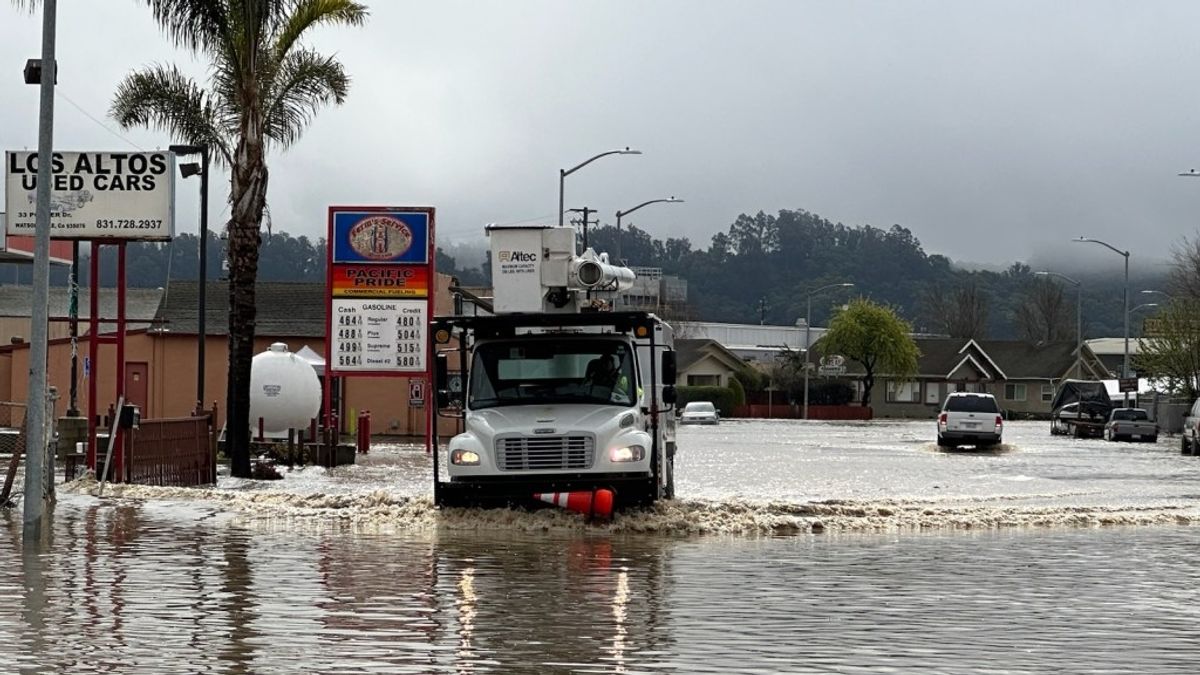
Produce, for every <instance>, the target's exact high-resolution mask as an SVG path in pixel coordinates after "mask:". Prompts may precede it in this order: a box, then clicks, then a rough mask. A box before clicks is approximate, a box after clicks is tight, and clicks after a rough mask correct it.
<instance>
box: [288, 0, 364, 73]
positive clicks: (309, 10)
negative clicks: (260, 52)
mask: <svg viewBox="0 0 1200 675" xmlns="http://www.w3.org/2000/svg"><path fill="white" fill-rule="evenodd" d="M369 14H370V12H369V11H368V10H367V6H366V5H364V4H362V3H359V2H352V1H351V0H294V6H293V7H292V11H291V12H290V13H289V14H288V16H287V18H286V20H284V22H283V23H282V25H281V26H280V28H279V31H278V33H277V34H276V35H275V39H274V41H273V42H274V44H273V45H272V51H273V52H274V56H275V60H276V61H282V60H283V59H284V58H285V57H287V55H288V54H289V53H290V52H291V51H292V48H293V47H295V46H296V44H297V43H298V42H299V41H300V38H301V37H303V36H304V34H305V33H306V32H308V30H309V29H310V28H313V27H315V26H318V25H321V24H341V25H345V26H361V25H363V24H364V23H366V21H367V16H368V15H369Z"/></svg>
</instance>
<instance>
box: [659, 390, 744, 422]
mask: <svg viewBox="0 0 1200 675" xmlns="http://www.w3.org/2000/svg"><path fill="white" fill-rule="evenodd" d="M676 391H677V392H678V394H679V399H678V402H677V403H676V404H675V405H676V406H678V407H679V408H683V406H685V405H687V404H688V403H691V402H692V401H709V402H711V403H712V404H713V405H715V406H716V407H717V412H719V413H721V416H722V417H732V416H733V410H734V408H735V407H737V405H738V403H736V401H737V393H736V392H735V391H734V390H733V388H731V387H676ZM743 396H744V394H743Z"/></svg>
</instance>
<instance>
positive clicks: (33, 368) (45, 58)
mask: <svg viewBox="0 0 1200 675" xmlns="http://www.w3.org/2000/svg"><path fill="white" fill-rule="evenodd" d="M57 18H58V3H57V1H56V0H45V1H44V2H43V3H42V60H41V64H40V70H41V72H40V77H39V78H38V80H37V81H31V80H32V78H31V77H30V74H31V73H30V71H29V70H28V69H27V71H26V83H27V84H37V85H39V86H40V87H41V90H40V91H39V101H38V155H37V157H38V162H37V213H36V214H35V216H34V244H33V279H32V285H33V307H32V308H31V310H30V323H31V325H30V329H29V337H30V343H29V395H28V397H27V399H26V414H25V423H26V424H25V428H26V430H27V434H28V435H27V437H26V439H27V443H26V445H25V496H24V501H23V504H24V512H23V515H22V535H21V536H22V538H23V539H24V541H25V543H26V548H25V550H26V551H33V550H36V549H35V548H34V547H33V546H31V545H30V544H32V543H33V542H35V541H38V540H39V539H40V538H41V532H42V516H43V515H44V513H45V510H46V489H45V475H44V471H45V464H46V462H45V460H46V446H47V443H48V441H49V438H48V437H47V436H48V435H47V433H46V432H47V430H48V427H47V425H46V418H47V417H53V415H54V409H53V408H50V409H47V398H46V393H47V389H46V387H47V385H46V367H47V352H48V350H49V336H48V331H49V322H50V311H49V307H48V306H49V304H50V190H51V187H52V186H51V184H50V181H51V179H52V176H51V166H52V165H53V164H54V163H53V162H52V161H51V157H52V155H53V154H54V84H55V82H56V81H57V80H58V61H57V60H56V59H55V56H54V53H55V43H56V36H57V24H56V21H57ZM93 255H94V254H93ZM92 283H93V284H94V283H96V280H95V279H93V280H92ZM91 339H93V340H94V339H96V338H95V337H92V338H91ZM89 414H95V411H94V410H93V411H89Z"/></svg>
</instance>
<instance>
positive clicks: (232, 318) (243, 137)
mask: <svg viewBox="0 0 1200 675" xmlns="http://www.w3.org/2000/svg"><path fill="white" fill-rule="evenodd" d="M146 4H147V5H148V6H149V7H150V10H151V12H153V14H154V18H155V20H157V21H158V23H159V25H160V26H162V28H163V30H164V31H165V32H166V33H167V35H168V36H169V37H170V38H171V39H172V40H173V41H174V42H175V44H176V46H179V47H184V48H186V49H188V50H190V51H192V52H193V53H195V54H198V55H201V56H203V57H204V58H206V59H207V60H208V62H209V71H210V75H209V77H208V81H207V83H206V85H207V86H203V85H201V84H200V83H198V82H197V81H196V80H194V79H192V78H190V77H188V76H187V75H184V74H183V73H182V72H180V70H179V69H178V68H176V67H173V66H166V65H153V66H149V67H147V68H144V69H142V70H139V71H135V72H132V73H130V74H129V75H127V76H126V77H125V80H124V81H122V82H121V84H120V85H119V86H118V87H117V91H116V94H115V95H114V97H113V103H112V110H111V114H112V116H113V118H114V119H116V120H117V122H118V123H119V124H120V125H121V126H122V127H123V128H126V129H128V128H131V127H154V128H159V129H162V130H165V131H167V132H168V133H169V134H170V135H171V136H172V137H173V138H174V139H175V140H177V141H178V142H181V143H188V144H192V145H201V144H203V145H207V146H208V148H209V152H211V153H212V155H213V158H214V160H215V161H216V162H217V163H219V164H224V165H225V166H227V167H228V168H229V170H230V190H229V203H230V215H229V222H228V223H227V225H226V227H227V230H228V233H229V377H228V392H227V395H226V414H225V419H226V447H227V448H228V449H229V452H230V460H231V473H232V474H233V475H234V476H238V477H249V476H250V448H249V445H250V360H251V358H252V357H253V356H254V321H255V314H256V312H255V298H254V283H255V278H256V277H257V275H258V249H259V245H260V243H261V241H262V238H261V234H260V232H261V226H262V220H263V212H264V209H265V208H266V205H267V175H268V173H267V162H266V156H267V152H268V150H270V149H271V148H272V147H279V148H286V147H288V146H290V145H291V144H293V143H295V142H296V141H297V140H298V139H299V138H300V134H301V132H302V131H303V130H304V128H305V127H306V126H307V125H308V123H309V122H310V121H311V120H312V118H313V116H314V115H315V114H316V112H317V111H318V110H319V109H320V108H321V107H323V106H325V105H328V104H330V103H333V104H341V103H342V102H343V101H344V100H345V98H346V91H347V89H348V87H349V83H350V78H349V77H348V76H347V75H346V72H345V70H344V69H343V68H342V64H341V63H339V62H338V61H336V60H335V59H334V58H333V57H332V56H325V55H322V54H320V53H318V52H316V51H314V50H312V49H311V48H309V47H307V46H305V45H304V44H302V42H301V40H302V38H303V37H304V36H305V34H306V33H308V31H309V30H310V29H312V28H314V27H316V26H320V25H330V24H344V25H350V26H359V25H362V24H363V23H364V22H365V21H366V18H367V8H366V6H364V5H362V4H360V3H357V2H350V1H349V0H146Z"/></svg>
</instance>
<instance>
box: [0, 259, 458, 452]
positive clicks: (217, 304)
mask: <svg viewBox="0 0 1200 675" xmlns="http://www.w3.org/2000/svg"><path fill="white" fill-rule="evenodd" d="M449 284H450V278H449V277H448V276H445V275H441V274H439V275H437V280H436V291H435V295H434V298H435V306H436V309H435V313H436V314H448V313H450V309H451V307H450V304H451V300H450V296H449V290H448V289H449ZM198 291H199V284H198V283H197V282H194V281H176V282H172V283H171V285H170V287H169V288H168V289H167V290H166V292H165V293H163V297H162V300H161V302H160V303H159V306H158V310H157V312H156V313H155V315H154V320H153V322H152V323H151V324H150V325H149V326H148V327H143V328H139V329H137V330H134V331H131V332H130V333H129V335H128V337H127V339H126V344H125V378H126V394H127V396H128V398H129V399H130V400H131V401H132V402H134V403H137V404H139V405H140V406H141V407H142V416H143V417H145V418H164V417H178V416H184V415H187V414H188V413H190V412H191V411H192V410H193V409H194V408H195V406H196V382H197V368H198V364H197V358H196V352H197V342H198V335H199V333H198V323H197V315H198V312H197V308H198ZM228 299H229V288H228V285H227V284H226V283H225V282H210V283H209V284H208V286H207V292H206V312H205V315H206V327H205V328H206V333H207V335H208V337H207V339H206V341H205V345H206V347H205V376H204V392H205V402H204V404H205V407H206V408H211V407H212V405H213V404H214V403H215V404H216V406H217V410H218V412H219V415H220V417H221V418H223V417H224V410H225V394H226V375H227V371H228V367H229V365H228V363H229V359H228V355H229V344H228V326H227V323H226V319H227V317H228ZM257 300H258V307H259V309H258V317H257V321H256V324H257V325H256V335H257V337H256V339H255V353H259V352H262V351H265V350H266V349H267V348H268V347H269V346H270V345H271V343H274V342H283V343H286V344H287V345H288V348H289V349H290V350H291V351H293V352H298V351H300V349H301V348H302V347H305V346H307V347H309V348H310V349H312V350H313V351H315V352H316V353H318V354H324V351H325V307H326V298H325V284H324V283H323V282H319V283H273V282H263V283H259V284H258V290H257ZM28 347H29V346H28V344H10V345H3V346H0V400H6V401H24V400H25V397H26V393H27V391H28V377H27V375H26V374H27V373H28V372H29V348H28ZM87 354H88V338H87V337H82V338H80V339H79V363H80V368H79V380H78V382H77V386H78V392H79V394H78V405H79V408H80V410H81V412H82V414H84V415H87V414H89V413H90V412H92V411H88V410H87V391H88V389H87V388H88V384H89V378H95V381H96V387H97V393H98V396H97V400H98V406H97V408H98V410H97V411H95V412H96V413H98V414H103V413H105V412H106V411H107V409H108V406H109V405H110V404H113V403H115V402H116V377H115V375H116V347H115V345H113V344H106V343H101V344H100V345H99V356H98V361H97V363H96V364H88V365H86V366H85V365H84V363H85V357H86V356H87ZM70 360H71V345H70V341H69V340H68V339H63V338H59V339H55V340H52V341H51V343H50V347H49V367H48V376H49V384H50V385H51V386H54V387H57V388H58V391H59V392H60V395H61V399H60V401H59V405H58V409H57V411H56V413H57V414H58V415H62V414H63V413H64V411H65V410H66V407H67V392H68V390H69V387H70ZM341 398H342V400H341V406H340V408H341V415H340V417H341V420H342V426H343V429H344V430H345V429H347V428H348V422H349V420H350V419H353V418H354V416H355V415H356V414H357V413H358V412H359V411H362V410H370V411H371V430H372V432H373V433H376V434H396V435H423V434H424V433H425V409H424V408H423V407H416V406H413V405H410V402H409V382H408V379H407V378H383V377H360V378H347V379H345V380H344V388H343V395H342V397H341ZM431 398H432V392H428V391H427V392H426V398H425V403H424V405H430V404H431V403H432V400H431ZM454 425H455V421H454V420H450V419H445V420H442V422H441V423H440V424H439V431H440V432H442V433H451V432H453V430H454Z"/></svg>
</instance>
